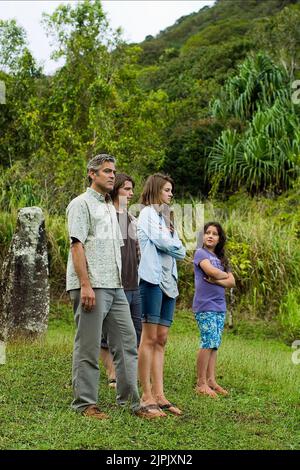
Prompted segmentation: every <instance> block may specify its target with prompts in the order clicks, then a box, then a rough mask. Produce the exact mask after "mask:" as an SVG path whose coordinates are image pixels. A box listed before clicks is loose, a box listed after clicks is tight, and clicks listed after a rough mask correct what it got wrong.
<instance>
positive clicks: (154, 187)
mask: <svg viewBox="0 0 300 470" xmlns="http://www.w3.org/2000/svg"><path fill="white" fill-rule="evenodd" d="M166 183H171V185H172V189H173V190H174V181H173V180H172V178H171V177H170V176H168V175H164V174H162V173H155V174H154V175H151V176H149V177H148V179H147V181H146V183H145V186H144V189H143V192H142V194H141V203H142V204H143V205H144V206H151V205H152V204H158V205H160V204H161V199H160V193H161V190H162V188H163V187H164V185H165V184H166Z"/></svg>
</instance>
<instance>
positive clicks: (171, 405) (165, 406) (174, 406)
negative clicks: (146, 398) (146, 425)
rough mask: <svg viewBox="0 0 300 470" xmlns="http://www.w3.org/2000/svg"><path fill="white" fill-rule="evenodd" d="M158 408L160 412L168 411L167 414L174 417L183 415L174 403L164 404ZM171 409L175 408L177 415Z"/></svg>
mask: <svg viewBox="0 0 300 470" xmlns="http://www.w3.org/2000/svg"><path fill="white" fill-rule="evenodd" d="M158 406H159V407H160V409H161V410H166V411H169V413H171V414H172V415H175V416H181V415H182V414H183V413H182V411H181V410H179V408H178V407H177V406H176V405H175V404H174V403H165V404H164V405H158ZM171 408H177V409H178V410H179V413H178V411H172V410H171Z"/></svg>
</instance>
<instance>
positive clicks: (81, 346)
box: [69, 288, 140, 412]
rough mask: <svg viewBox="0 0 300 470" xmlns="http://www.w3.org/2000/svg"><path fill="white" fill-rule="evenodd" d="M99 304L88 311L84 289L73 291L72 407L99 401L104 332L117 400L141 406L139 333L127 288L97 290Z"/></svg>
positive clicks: (80, 407) (119, 402)
mask: <svg viewBox="0 0 300 470" xmlns="http://www.w3.org/2000/svg"><path fill="white" fill-rule="evenodd" d="M94 292H95V297H96V306H95V307H94V308H93V309H92V310H91V311H86V310H84V308H83V307H82V305H81V301H80V289H76V290H71V291H70V292H69V293H70V297H71V300H72V302H73V308H74V314H75V323H76V326H77V331H76V336H75V341H74V350H73V370H72V378H73V380H72V383H73V392H74V400H73V402H72V408H73V409H75V410H76V411H80V412H82V411H84V409H85V408H86V407H87V406H89V405H94V404H96V403H97V401H98V389H99V354H100V347H101V336H102V331H103V333H104V335H105V336H107V339H108V343H109V348H110V351H111V353H112V356H113V360H114V365H115V368H116V376H117V403H118V404H119V405H125V404H126V403H127V402H128V403H129V404H130V406H131V408H132V410H133V411H136V410H137V409H138V408H139V407H140V398H139V393H138V388H137V347H136V333H135V329H134V326H133V323H132V319H131V315H130V310H129V306H128V302H127V299H126V296H125V294H124V290H123V289H106V288H105V289H104V288H101V289H94Z"/></svg>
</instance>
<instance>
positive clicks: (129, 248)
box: [117, 212, 138, 290]
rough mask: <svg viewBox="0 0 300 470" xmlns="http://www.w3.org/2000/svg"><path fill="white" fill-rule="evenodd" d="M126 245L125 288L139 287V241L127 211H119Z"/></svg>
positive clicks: (123, 262) (123, 247) (124, 263)
mask: <svg viewBox="0 0 300 470" xmlns="http://www.w3.org/2000/svg"><path fill="white" fill-rule="evenodd" d="M117 217H118V221H119V225H120V228H121V233H122V237H123V240H124V246H122V247H121V257H122V284H123V287H124V289H125V290H135V289H137V288H138V257H137V242H136V238H134V230H133V229H132V227H131V225H130V224H131V222H130V219H129V216H128V214H127V212H122V213H119V212H117Z"/></svg>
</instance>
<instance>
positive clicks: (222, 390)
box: [207, 349, 228, 395]
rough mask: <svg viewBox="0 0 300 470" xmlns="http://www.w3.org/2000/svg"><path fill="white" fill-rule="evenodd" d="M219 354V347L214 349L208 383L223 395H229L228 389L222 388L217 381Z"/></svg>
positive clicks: (210, 361) (209, 364)
mask: <svg viewBox="0 0 300 470" xmlns="http://www.w3.org/2000/svg"><path fill="white" fill-rule="evenodd" d="M217 354H218V351H217V349H212V352H211V355H210V358H209V362H208V368H207V384H208V385H209V387H210V388H212V389H213V390H214V391H215V392H217V393H220V394H221V395H228V392H227V390H225V388H222V387H221V386H220V385H219V384H218V383H217V381H216V364H217Z"/></svg>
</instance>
